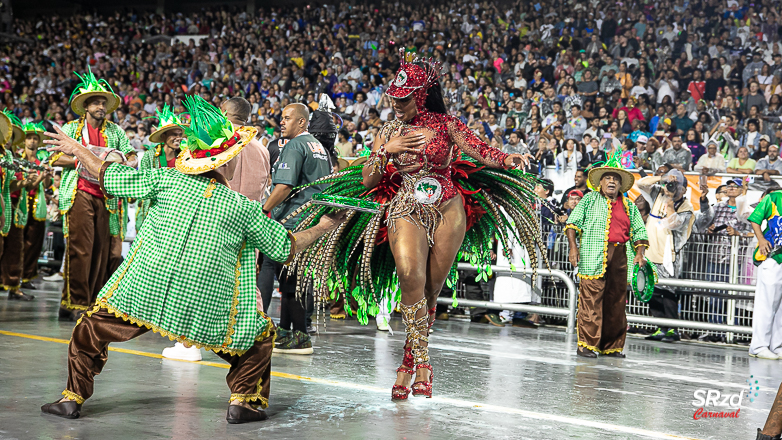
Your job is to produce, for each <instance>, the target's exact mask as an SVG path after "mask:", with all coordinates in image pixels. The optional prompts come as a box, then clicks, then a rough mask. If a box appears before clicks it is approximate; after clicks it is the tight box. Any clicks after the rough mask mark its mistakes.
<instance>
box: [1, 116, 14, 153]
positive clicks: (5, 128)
mask: <svg viewBox="0 0 782 440" xmlns="http://www.w3.org/2000/svg"><path fill="white" fill-rule="evenodd" d="M12 135H13V130H12V129H11V120H10V119H8V116H6V114H5V113H0V139H1V140H2V141H3V144H2V146H5V144H7V143H8V141H10V140H11V136H12Z"/></svg>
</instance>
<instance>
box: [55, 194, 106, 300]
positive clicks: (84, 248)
mask: <svg viewBox="0 0 782 440" xmlns="http://www.w3.org/2000/svg"><path fill="white" fill-rule="evenodd" d="M66 215H67V219H66V220H67V222H68V237H67V238H66V239H65V286H63V290H62V307H64V308H66V309H70V310H87V309H88V308H89V307H90V305H92V304H93V303H94V302H95V299H96V298H97V297H98V292H100V289H101V288H102V287H103V285H104V284H105V283H106V280H107V279H108V277H107V276H106V271H107V269H108V261H109V245H110V242H111V235H110V234H109V211H107V210H106V205H105V203H104V201H103V199H102V198H98V197H94V196H92V195H90V194H88V193H86V192H83V191H78V190H77V191H76V196H75V197H74V199H73V206H72V207H71V209H70V211H68V214H66Z"/></svg>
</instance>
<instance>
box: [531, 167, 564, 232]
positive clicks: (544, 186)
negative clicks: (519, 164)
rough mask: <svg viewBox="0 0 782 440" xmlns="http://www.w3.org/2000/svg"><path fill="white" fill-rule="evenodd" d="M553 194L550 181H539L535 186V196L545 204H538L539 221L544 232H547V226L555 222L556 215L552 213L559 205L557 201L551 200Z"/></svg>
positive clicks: (552, 184)
mask: <svg viewBox="0 0 782 440" xmlns="http://www.w3.org/2000/svg"><path fill="white" fill-rule="evenodd" d="M553 194H554V182H552V181H551V179H540V180H539V181H538V184H537V185H535V195H537V196H538V197H539V198H540V199H541V200H543V201H545V203H541V204H540V219H541V221H542V226H543V229H544V231H546V230H548V227H549V225H552V224H554V223H555V222H556V214H555V213H554V211H552V208H553V209H554V210H557V209H558V206H559V204H558V203H557V199H555V198H553V197H552V196H553Z"/></svg>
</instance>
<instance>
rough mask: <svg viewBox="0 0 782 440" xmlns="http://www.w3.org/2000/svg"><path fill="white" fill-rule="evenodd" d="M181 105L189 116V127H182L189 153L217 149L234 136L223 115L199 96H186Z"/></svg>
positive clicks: (229, 123) (232, 128)
mask: <svg viewBox="0 0 782 440" xmlns="http://www.w3.org/2000/svg"><path fill="white" fill-rule="evenodd" d="M182 105H183V106H184V107H185V109H187V112H188V113H189V114H190V126H186V125H182V124H181V123H180V127H182V129H184V131H185V136H186V137H187V140H186V142H185V146H186V147H187V149H189V150H190V151H194V150H211V149H213V148H217V147H219V146H220V145H221V144H222V143H223V142H225V141H226V140H228V139H229V138H230V137H231V136H233V134H234V126H233V124H232V123H231V121H229V120H228V119H227V118H226V117H225V115H223V113H222V112H221V111H220V109H218V108H217V107H215V106H213V105H212V104H210V103H208V102H206V100H204V98H202V97H200V96H187V97H185V99H184V100H183V101H182Z"/></svg>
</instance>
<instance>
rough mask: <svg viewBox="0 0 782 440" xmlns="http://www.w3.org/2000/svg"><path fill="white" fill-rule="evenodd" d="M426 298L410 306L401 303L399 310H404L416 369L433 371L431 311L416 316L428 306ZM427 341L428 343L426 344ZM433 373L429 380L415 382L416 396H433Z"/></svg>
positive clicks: (403, 319) (403, 315)
mask: <svg viewBox="0 0 782 440" xmlns="http://www.w3.org/2000/svg"><path fill="white" fill-rule="evenodd" d="M426 305H427V304H426V298H421V300H420V301H418V302H417V303H415V304H413V305H411V306H408V305H405V304H399V310H400V311H401V312H402V322H404V323H405V332H407V339H408V340H409V341H410V347H411V352H412V355H413V362H415V364H416V366H415V369H416V370H418V369H421V368H426V369H428V370H429V372H430V373H432V366H431V365H430V364H429V345H428V344H429V313H428V311H427V313H424V316H421V317H420V318H419V317H416V315H417V314H418V311H419V310H421V309H424V308H425V307H426ZM424 343H426V345H424ZM431 378H432V375H431V374H430V376H429V380H428V381H421V382H415V383H413V386H412V389H413V395H414V396H426V397H432V379H431Z"/></svg>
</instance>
